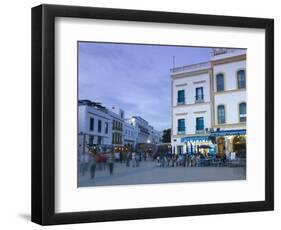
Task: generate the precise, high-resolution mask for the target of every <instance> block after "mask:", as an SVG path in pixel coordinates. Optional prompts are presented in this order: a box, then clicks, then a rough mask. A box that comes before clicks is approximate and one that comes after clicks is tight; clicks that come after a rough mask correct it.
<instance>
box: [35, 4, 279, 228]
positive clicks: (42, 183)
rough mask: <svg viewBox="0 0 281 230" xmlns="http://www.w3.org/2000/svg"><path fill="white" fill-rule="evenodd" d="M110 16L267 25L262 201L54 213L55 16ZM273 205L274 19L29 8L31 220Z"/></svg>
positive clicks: (61, 220)
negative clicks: (30, 46)
mask: <svg viewBox="0 0 281 230" xmlns="http://www.w3.org/2000/svg"><path fill="white" fill-rule="evenodd" d="M56 17H71V18H88V19H109V20H124V21H138V22H154V23H173V24H193V25H210V26H227V27H241V28H260V29H265V36H266V37H265V43H266V44H265V47H266V50H265V76H266V79H265V92H266V95H265V97H266V98H265V119H266V120H265V124H266V127H265V132H266V133H265V143H266V146H265V200H264V201H254V202H252V201H251V202H239V203H219V204H203V205H188V206H187V205H183V206H172V207H155V208H136V209H120V210H107V211H88V212H72V213H55V46H54V45H55V44H54V43H55V39H54V37H55V30H54V28H55V18H56ZM273 209H274V20H273V19H263V18H247V17H230V16H214V15H202V14H186V13H171V12H153V11H139V10H125V9H110V8H94V7H77V6H62V5H40V6H36V7H34V8H32V209H31V213H32V218H31V219H32V221H33V222H35V223H38V224H41V225H53V224H71V223H84V222H99V221H116V220H131V219H144V218H163V217H178V216H194V215H206V214H222V213H238V212H252V211H267V210H273Z"/></svg>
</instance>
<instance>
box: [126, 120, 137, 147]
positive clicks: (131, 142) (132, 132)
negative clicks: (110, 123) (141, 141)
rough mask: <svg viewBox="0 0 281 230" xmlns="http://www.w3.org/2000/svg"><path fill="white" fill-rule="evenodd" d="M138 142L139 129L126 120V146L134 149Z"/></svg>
mask: <svg viewBox="0 0 281 230" xmlns="http://www.w3.org/2000/svg"><path fill="white" fill-rule="evenodd" d="M136 143H137V130H136V128H135V126H133V125H132V124H130V123H128V122H127V121H125V122H124V146H125V147H126V148H128V149H131V150H132V149H134V148H135V147H136Z"/></svg>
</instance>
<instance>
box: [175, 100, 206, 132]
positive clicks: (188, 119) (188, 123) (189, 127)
mask: <svg viewBox="0 0 281 230" xmlns="http://www.w3.org/2000/svg"><path fill="white" fill-rule="evenodd" d="M199 112H200V113H199ZM183 113H187V114H183ZM177 114H178V115H177ZM196 117H204V127H205V128H211V106H210V104H196V105H192V106H180V107H177V108H174V109H173V135H177V127H178V119H185V132H186V134H195V130H196V128H195V127H196Z"/></svg>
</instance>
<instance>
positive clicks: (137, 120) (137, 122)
mask: <svg viewBox="0 0 281 230" xmlns="http://www.w3.org/2000/svg"><path fill="white" fill-rule="evenodd" d="M127 122H128V123H129V124H131V125H133V126H134V127H135V129H136V131H137V139H136V143H137V144H140V143H149V135H150V133H149V124H148V121H146V120H145V119H143V118H142V117H140V116H132V117H130V118H128V119H127Z"/></svg>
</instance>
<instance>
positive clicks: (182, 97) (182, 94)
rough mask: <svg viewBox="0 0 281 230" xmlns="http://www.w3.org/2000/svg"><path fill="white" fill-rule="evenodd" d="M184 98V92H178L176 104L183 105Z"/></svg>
mask: <svg viewBox="0 0 281 230" xmlns="http://www.w3.org/2000/svg"><path fill="white" fill-rule="evenodd" d="M184 102H185V97H184V90H178V103H184Z"/></svg>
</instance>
